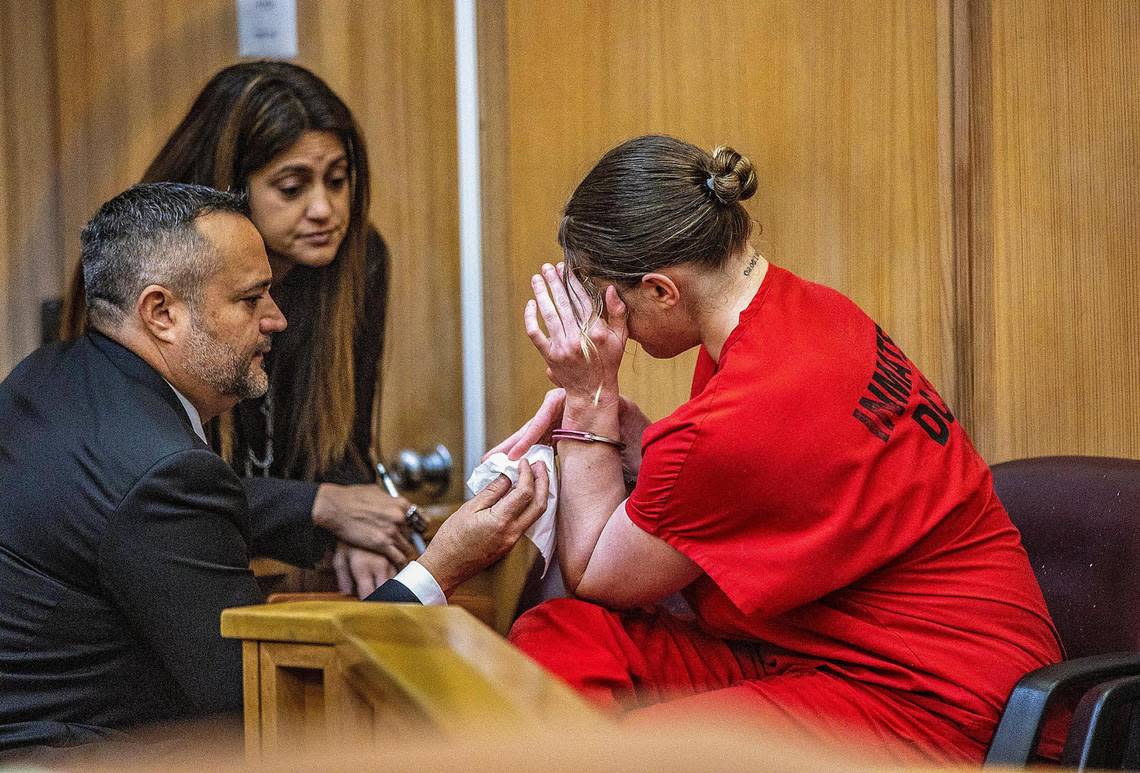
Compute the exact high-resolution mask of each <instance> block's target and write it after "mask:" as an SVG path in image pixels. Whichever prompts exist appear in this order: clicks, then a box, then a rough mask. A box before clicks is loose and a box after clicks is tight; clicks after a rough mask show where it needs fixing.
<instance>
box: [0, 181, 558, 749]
mask: <svg viewBox="0 0 1140 773" xmlns="http://www.w3.org/2000/svg"><path fill="white" fill-rule="evenodd" d="M244 207H245V204H244V201H243V200H242V199H241V198H239V197H236V196H234V195H232V194H228V193H221V192H218V191H214V190H211V189H209V188H203V187H200V186H191V185H180V184H173V183H157V184H149V185H140V186H135V187H134V188H132V189H130V190H128V191H126V192H124V193H122V194H120V195H119V196H117V197H115V198H114V199H112V200H111V201H109V202H108V203H107V204H105V205H104V206H103V207H102V209H100V211H99V212H98V213H97V214H96V215H95V217H94V218H93V219H92V221H91V222H90V223H89V224H88V226H87V227H86V228H85V229H84V232H83V254H82V259H83V269H84V285H85V288H86V291H87V298H88V305H89V332H88V333H87V334H86V335H85V336H83V337H82V338H80V339H79V340H78V341H75V342H73V343H70V344H52V345H49V346H46V347H44V348H42V349H40V350H38V351H37V352H35V353H33V354H32V355H30V356H29V357H28V358H27V359H25V360H24V361H23V362H22V363H20V364H19V365H18V366H17V367H16V368H15V370H13V371H12V373H11V374H10V375H9V376H8V378H7V379H6V380H5V381H4V382H3V384H0V750H3V749H6V748H13V747H18V746H27V745H49V746H51V745H72V744H77V743H83V742H86V741H90V740H96V739H99V738H103V737H106V736H108V735H111V734H114V733H115V732H116V731H117V730H119V729H122V728H129V727H130V726H132V725H137V724H139V723H144V722H154V721H160V720H169V719H175V718H180V717H188V716H198V715H203V714H209V713H214V712H224V711H233V710H236V709H238V708H239V707H240V705H241V654H240V645H239V643H238V642H236V641H232V640H224V639H222V638H221V637H220V636H219V633H218V619H219V615H220V613H221V611H222V610H223V609H225V608H227V607H232V606H239V605H243V604H252V603H259V602H261V601H262V597H261V594H260V592H259V590H258V587H257V584H256V583H255V581H254V578H253V575H252V574H251V573H250V571H249V568H248V559H249V556H250V555H252V554H261V555H268V556H272V557H275V558H279V559H282V560H287V561H290V562H293V563H298V564H307V563H310V562H312V561H313V560H314V559H316V558H317V557H318V554H319V552H320V551H321V550H322V549H323V548H324V547H325V546H326V545H327V540H325V539H322V538H320V537H319V536H318V534H317V532H316V531H315V529H314V526H313V524H312V523H311V521H306V520H303V519H298V518H297V517H296V516H295V515H288V514H287V515H284V516H281V517H278V518H266V519H264V520H262V521H260V522H253V521H251V519H250V518H249V512H248V506H247V501H246V498H245V494H244V493H243V489H242V484H241V482H240V480H239V479H238V477H237V475H236V474H235V473H234V472H233V470H232V469H231V468H230V467H229V466H228V465H227V464H226V463H225V462H224V461H223V460H222V459H221V458H220V457H219V456H217V455H216V454H215V453H214V452H213V451H211V450H210V448H209V447H208V446H207V444H206V442H205V440H204V434H203V431H202V424H203V422H208V421H209V420H210V419H211V418H213V417H214V416H216V415H218V414H220V413H222V412H223V411H226V410H229V409H230V408H231V407H232V406H233V405H234V404H235V403H236V402H237V401H238V400H240V399H242V398H246V397H252V396H255V395H259V394H262V393H264V391H265V389H266V386H267V382H266V376H265V372H264V370H262V367H261V361H262V358H263V356H264V354H265V352H267V351H268V350H269V347H270V336H271V334H272V333H274V332H277V331H280V330H282V329H284V328H285V325H286V321H285V319H284V317H282V315H281V312H280V311H279V310H278V308H277V306H276V305H275V304H274V302H273V300H272V298H271V297H270V295H269V286H270V282H271V279H272V276H271V273H270V268H269V263H268V260H267V258H266V253H265V248H264V245H263V243H262V240H261V237H260V235H259V234H258V232H257V230H256V229H255V228H254V226H253V224H252V223H250V221H249V220H248V219H246V217H245V215H244V213H245V209H244ZM524 473H525V474H524V475H523V476H522V479H521V480H520V482H519V484H518V485H517V486H516V487H515V488H513V489H512V488H511V486H510V483H509V481H506V479H505V478H504V479H500V480H499V481H497V482H496V484H494V485H493V486H492V487H489V491H486V492H485V493H484V494H481V495H480V496H478V497H476V498H474V499H472V500H471V501H470V502H468V503H467V504H465V505H464V506H463V507H462V508H460V510H459V511H457V512H456V513H455V515H453V516H452V517H451V518H450V519H449V520H448V521H447V523H446V524H445V526H444V528H442V529H441V530H440V533H439V535H438V536H437V537H436V538H435V539H434V540H433V541H432V543H431V545H430V546H429V548H428V550H427V551H426V552H425V553H424V555H423V556H422V557H421V558H420V559H419V560H418V561H417V562H412V563H411V564H409V566H408V567H407V568H406V569H404V570H403V571H401V573H400V574H399V575H397V576H396V578H394V579H393V580H390V581H389V582H387V583H386V584H385V585H383V586H382V587H381V588H380V589H379V590H377V591H376V593H374V594H373V596H372V597H370V598H371V599H373V600H399V601H423V602H427V603H440V602H444V601H445V598H446V595H447V593H449V592H450V591H451V590H452V589H453V588H454V587H455V586H456V585H458V584H459V582H461V581H462V580H463V579H465V578H466V577H467V576H469V575H470V574H473V573H474V572H475V571H478V570H479V569H481V568H482V567H484V566H486V565H487V564H489V563H490V562H491V561H493V560H495V559H496V558H498V557H500V556H501V555H502V554H503V553H504V552H505V551H506V550H507V549H509V547H510V546H511V545H512V544H514V542H515V541H516V540H517V539H518V537H519V536H520V535H521V534H522V533H523V531H525V529H526V528H527V527H528V526H529V525H530V524H531V523H532V522H533V521H534V520H535V519H536V518H537V517H538V515H539V514H540V513H541V511H542V509H543V507H544V506H545V499H546V472H545V470H544V469H541V468H536V470H535V471H533V472H532V471H530V470H529V469H527V470H525V471H524ZM286 512H287V513H289V512H295V510H294V511H286Z"/></svg>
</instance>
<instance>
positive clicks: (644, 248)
mask: <svg viewBox="0 0 1140 773" xmlns="http://www.w3.org/2000/svg"><path fill="white" fill-rule="evenodd" d="M755 192H756V173H755V172H754V171H753V169H752V162H751V161H749V160H748V159H747V158H745V157H744V156H742V155H740V154H739V153H737V152H736V151H735V150H733V149H732V148H728V147H719V148H717V149H716V150H714V151H713V152H712V153H711V154H710V153H706V152H705V151H703V150H701V149H700V148H698V147H696V146H694V145H690V144H689V143H687V142H682V141H681V140H678V139H675V138H673V137H666V136H663V135H647V136H644V137H637V138H636V139H632V140H628V141H626V142H623V143H622V144H621V145H618V146H617V147H616V148H614V149H612V150H610V151H609V152H607V153H606V154H605V155H604V156H602V159H601V160H600V161H599V162H598V163H597V164H596V165H595V166H594V168H593V169H591V170H590V173H589V174H587V175H586V177H585V179H583V180H582V182H581V183H579V185H578V187H577V189H576V190H575V191H574V195H573V196H571V197H570V201H569V202H568V203H567V204H566V209H565V210H564V212H563V215H562V222H561V223H560V224H559V226H558V243H559V244H560V245H561V246H562V251H563V253H564V255H565V259H566V268H567V269H568V271H567V275H569V273H570V272H571V271H573V272H574V273H575V274H576V275H577V276H578V277H579V278H581V279H585V278H586V277H595V278H599V279H606V280H609V281H611V282H614V283H616V284H619V285H629V284H632V283H634V282H636V281H638V280H639V279H640V278H641V277H642V276H644V275H645V274H647V273H650V272H653V271H659V270H661V269H663V268H666V267H668V266H675V265H678V264H681V263H695V264H697V265H700V266H704V267H708V268H718V267H720V266H722V265H724V263H725V261H727V260H728V258H729V257H730V256H732V255H735V254H736V253H738V252H740V251H741V250H743V249H744V248H745V246H746V245H747V244H748V239H749V237H750V236H751V234H752V219H751V218H750V217H749V216H748V212H747V211H746V210H745V209H744V206H743V205H742V204H741V203H740V202H741V201H742V200H744V199H747V198H749V197H750V196H752V194H753V193H755ZM585 285H586V287H587V288H590V287H591V283H590V282H585ZM598 300H599V299H598V298H595V302H598Z"/></svg>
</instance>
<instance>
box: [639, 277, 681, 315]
mask: <svg viewBox="0 0 1140 773" xmlns="http://www.w3.org/2000/svg"><path fill="white" fill-rule="evenodd" d="M641 290H642V293H644V295H645V297H646V298H647V299H648V300H649V301H650V303H655V304H658V305H660V306H663V307H664V308H672V307H674V306H676V305H677V304H678V303H679V302H680V300H681V292H680V290H678V289H677V283H676V282H674V281H673V280H672V279H671V278H670V277H669V276H667V275H665V274H645V275H644V276H642V277H641Z"/></svg>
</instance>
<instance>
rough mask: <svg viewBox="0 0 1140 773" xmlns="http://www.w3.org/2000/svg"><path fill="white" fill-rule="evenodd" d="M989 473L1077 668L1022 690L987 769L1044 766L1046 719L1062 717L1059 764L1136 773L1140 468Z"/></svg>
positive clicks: (1103, 462) (1034, 678) (1061, 466)
mask: <svg viewBox="0 0 1140 773" xmlns="http://www.w3.org/2000/svg"><path fill="white" fill-rule="evenodd" d="M993 474H994V488H995V489H996V491H997V494H998V496H999V497H1000V498H1001V501H1002V503H1003V504H1004V505H1005V507H1006V509H1007V510H1008V511H1009V515H1010V518H1012V520H1013V522H1014V524H1015V525H1016V526H1017V528H1018V529H1019V530H1020V531H1021V536H1022V541H1023V543H1024V544H1025V549H1026V552H1028V554H1029V559H1030V561H1031V563H1032V564H1033V570H1034V572H1035V573H1036V574H1037V579H1038V582H1040V584H1041V590H1042V592H1043V593H1044V595H1045V602H1046V604H1048V606H1049V611H1050V613H1051V614H1052V616H1053V621H1054V622H1055V623H1056V625H1057V630H1058V631H1059V632H1060V634H1061V640H1062V641H1063V642H1064V644H1065V649H1066V654H1067V657H1068V658H1069V659H1068V660H1066V661H1065V662H1063V663H1060V664H1058V665H1056V666H1050V667H1047V668H1042V669H1038V670H1037V671H1034V672H1032V673H1030V674H1028V675H1026V676H1025V678H1023V679H1022V680H1021V681H1020V682H1019V683H1018V684H1017V686H1016V687H1015V688H1014V690H1013V692H1012V693H1011V695H1010V698H1009V701H1008V703H1007V704H1006V709H1005V712H1004V713H1003V714H1002V718H1001V722H1000V723H999V724H998V728H997V731H996V732H995V734H994V738H993V741H992V742H991V744H990V749H989V753H988V754H987V756H986V763H987V764H1000V765H1022V766H1023V765H1026V764H1028V763H1030V762H1034V761H1036V759H1037V758H1036V757H1035V756H1034V752H1035V750H1036V746H1037V741H1038V737H1039V736H1040V733H1041V727H1042V723H1043V721H1044V718H1045V716H1046V714H1047V712H1048V711H1049V710H1050V709H1052V708H1054V707H1055V706H1064V707H1075V708H1074V711H1073V719H1072V721H1071V723H1070V729H1069V733H1068V740H1067V741H1066V743H1065V749H1064V752H1063V754H1062V759H1061V761H1062V764H1065V765H1069V766H1073V767H1078V768H1082V769H1083V768H1084V767H1100V768H1112V767H1115V768H1117V769H1119V768H1121V767H1122V766H1123V767H1125V768H1126V769H1137V768H1140V749H1138V748H1137V747H1138V746H1140V710H1135V709H1137V707H1138V706H1140V460H1131V459H1110V458H1101V457H1083V456H1054V457H1041V458H1037V459H1023V460H1018V461H1013V462H1005V463H1003V464H999V465H996V466H995V467H994V468H993Z"/></svg>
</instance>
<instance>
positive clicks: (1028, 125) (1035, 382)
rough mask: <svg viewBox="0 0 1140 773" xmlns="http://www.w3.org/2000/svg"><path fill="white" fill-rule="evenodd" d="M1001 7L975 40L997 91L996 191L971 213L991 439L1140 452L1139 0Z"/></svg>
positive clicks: (986, 152)
mask: <svg viewBox="0 0 1140 773" xmlns="http://www.w3.org/2000/svg"><path fill="white" fill-rule="evenodd" d="M987 13H988V14H989V18H980V19H979V18H975V24H974V28H975V30H977V31H979V32H980V33H981V34H980V35H978V36H977V37H976V39H975V40H974V41H973V42H972V54H974V55H976V57H977V59H978V60H980V61H982V62H983V63H984V62H985V61H986V60H988V61H989V63H990V64H989V66H990V68H991V69H990V70H989V71H988V72H986V71H985V70H983V69H982V68H981V67H979V66H977V65H976V66H975V72H974V77H975V78H978V77H982V78H988V82H987V83H986V84H985V87H986V88H987V89H988V90H989V92H990V97H989V98H990V99H992V115H991V118H990V120H991V122H992V123H991V126H990V127H989V131H986V132H980V133H977V134H976V135H975V139H977V140H979V141H981V142H983V143H988V144H983V147H981V148H978V149H976V152H975V154H974V155H975V156H976V157H977V158H978V163H980V164H981V165H983V166H988V167H989V169H988V170H986V169H982V172H983V184H987V183H988V184H989V185H990V186H991V190H990V191H989V192H988V195H986V196H984V197H982V198H981V199H980V204H979V205H978V209H979V211H976V212H974V213H972V214H973V216H974V219H975V221H976V222H975V229H977V230H980V231H983V232H986V231H988V232H989V233H990V234H992V239H991V240H990V241H988V242H983V243H982V244H981V245H980V247H981V248H982V249H980V250H977V251H976V252H975V254H974V255H972V256H971V259H972V262H973V267H974V271H973V283H974V290H975V292H974V296H975V298H976V299H977V303H976V304H975V308H974V314H975V315H976V316H977V318H978V321H976V324H975V340H974V349H973V351H972V352H971V353H970V355H971V357H972V359H973V360H974V371H975V376H974V383H975V387H976V391H977V394H976V398H975V400H976V402H977V404H979V405H985V406H988V407H989V409H988V412H987V417H986V419H987V420H986V421H985V422H983V424H984V428H985V431H984V433H982V434H981V435H980V437H979V438H978V439H979V441H980V443H981V448H982V451H983V453H984V454H985V455H986V456H987V458H988V459H989V460H990V461H991V462H996V461H1002V460H1005V459H1011V458H1020V457H1025V456H1035V455H1042V454H1097V455H1117V456H1130V457H1140V204H1138V203H1137V202H1140V83H1138V81H1137V77H1136V76H1137V73H1140V4H1137V3H1135V2H1132V0H1089V1H1088V2H1081V3H1068V2H1065V1H1064V0H1049V1H1048V2H1038V3H1021V2H1016V0H991V2H988V3H985V4H979V6H978V7H977V8H975V9H974V15H975V17H977V16H978V14H987ZM979 70H980V71H979ZM983 193H985V192H984V191H983Z"/></svg>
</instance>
